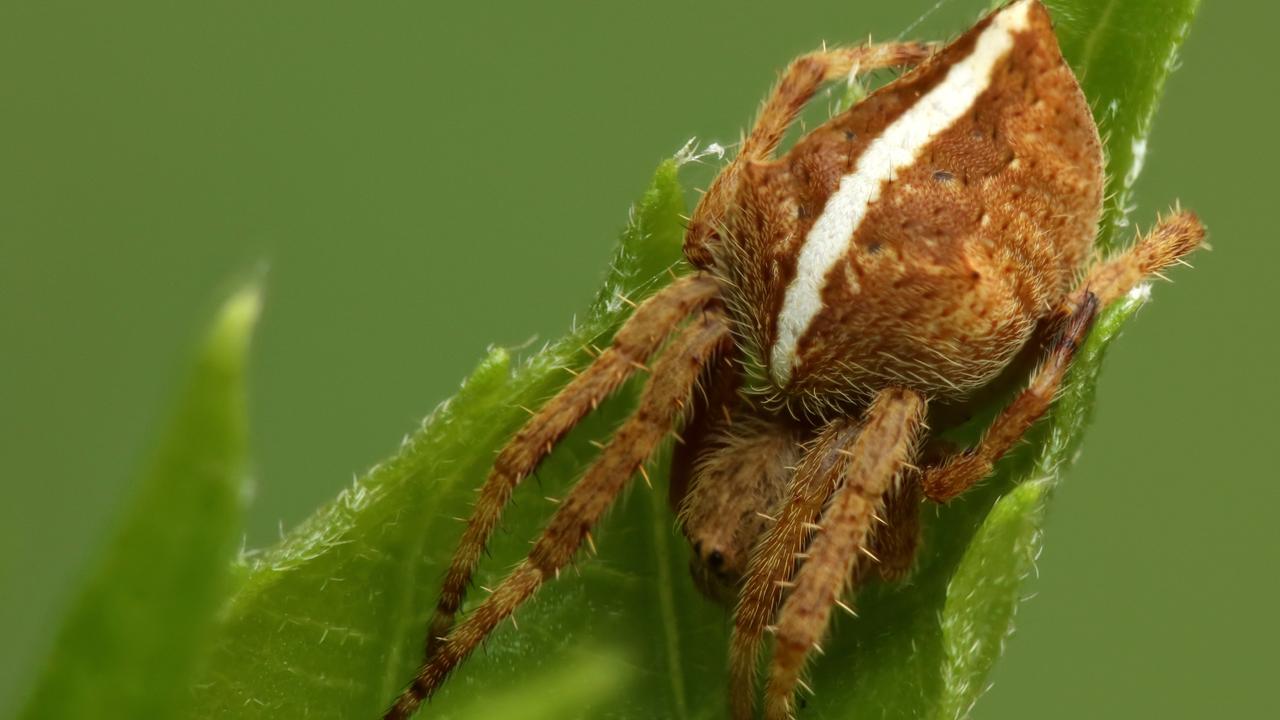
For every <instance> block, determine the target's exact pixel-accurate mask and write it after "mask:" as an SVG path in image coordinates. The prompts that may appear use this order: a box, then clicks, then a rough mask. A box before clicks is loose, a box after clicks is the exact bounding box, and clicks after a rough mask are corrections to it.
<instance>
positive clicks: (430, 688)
mask: <svg viewBox="0 0 1280 720" xmlns="http://www.w3.org/2000/svg"><path fill="white" fill-rule="evenodd" d="M730 337H731V336H730V332H729V328H728V326H727V325H726V322H725V319H724V317H723V316H722V315H721V314H720V312H718V311H712V310H708V311H707V312H704V313H703V314H702V315H701V316H699V317H696V318H695V319H694V320H693V321H692V322H690V323H689V325H688V326H687V327H686V328H685V329H684V330H682V331H681V332H680V334H679V335H678V336H677V337H676V339H675V340H673V341H672V342H671V344H670V345H669V346H668V347H667V348H666V350H665V351H664V352H663V353H662V355H661V356H660V358H659V360H658V362H657V364H656V365H655V366H654V369H653V374H652V376H651V377H650V378H649V381H648V383H647V384H646V385H645V389H644V392H643V394H642V396H641V399H640V404H639V406H638V407H637V408H636V410H635V412H633V413H632V414H631V416H630V417H628V418H627V420H626V422H625V423H623V425H622V427H621V428H619V429H618V431H617V433H615V434H614V436H613V438H612V439H611V440H610V441H609V444H608V445H606V446H605V448H604V449H603V450H602V451H601V452H600V455H599V457H597V458H596V460H595V462H593V463H592V464H591V467H589V468H588V469H587V472H586V474H585V475H583V477H582V479H581V480H579V481H578V483H577V484H576V485H574V487H573V489H572V490H570V492H569V494H568V496H567V497H566V498H565V499H564V501H563V502H562V503H561V505H560V507H559V509H558V510H557V511H556V513H555V515H554V516H553V517H552V519H551V522H550V523H549V524H548V525H547V527H546V529H545V530H543V532H542V534H541V536H539V538H538V540H537V541H536V542H535V544H534V547H533V551H532V552H530V553H529V556H528V557H527V558H525V560H523V561H522V562H521V563H520V564H519V565H518V566H516V568H515V570H513V571H512V572H511V574H509V575H508V576H507V577H506V578H505V579H504V580H503V581H502V583H501V584H500V585H498V587H497V588H496V589H495V590H494V591H493V594H491V595H490V596H489V597H488V598H487V599H486V600H485V601H484V602H483V603H481V605H480V606H479V607H477V608H476V609H475V611H473V612H472V613H471V614H470V615H468V616H467V618H466V619H465V620H464V621H463V622H462V623H461V624H459V625H458V626H457V627H456V628H454V630H453V631H452V632H450V633H449V635H448V636H447V637H445V638H444V640H443V641H442V642H441V643H440V645H439V647H438V649H437V651H436V652H435V653H434V654H433V655H432V656H431V657H430V658H429V659H428V660H427V662H426V663H425V664H424V665H423V666H422V668H421V669H420V670H419V671H418V674H417V676H416V677H415V678H414V680H413V682H412V684H410V685H409V687H408V688H407V689H406V690H405V691H404V692H403V693H402V694H401V695H400V697H399V699H397V701H396V703H395V705H393V706H392V707H391V709H389V710H388V711H387V713H386V715H385V716H384V718H385V720H407V718H409V717H410V716H411V715H412V714H413V712H414V711H415V710H416V709H417V707H418V705H419V704H421V702H422V701H423V700H425V699H427V698H429V697H431V695H432V694H433V693H434V692H435V691H436V689H437V688H439V687H440V684H441V683H442V682H444V679H445V677H447V676H448V674H449V673H450V672H451V671H452V670H453V669H454V668H455V667H457V666H458V664H459V663H461V662H462V661H463V660H464V659H465V658H466V657H467V656H468V655H470V654H471V652H472V651H473V650H475V648H476V647H477V646H478V645H479V644H480V643H481V642H482V641H483V640H484V639H485V638H486V637H487V636H488V635H489V633H491V632H492V631H493V629H494V628H495V627H497V626H498V623H500V622H502V621H503V620H505V619H506V618H508V617H510V616H511V614H512V613H513V612H515V610H516V608H518V607H519V606H520V605H521V604H522V603H524V601H525V600H527V599H529V597H530V596H531V595H533V593H534V591H535V590H537V589H538V588H539V587H540V586H541V585H542V584H543V583H544V582H545V581H546V580H547V579H548V578H552V577H556V576H557V575H559V572H560V569H561V568H563V567H564V566H565V565H567V564H568V563H569V562H570V561H571V560H572V559H573V557H574V554H575V553H576V552H577V551H578V548H579V547H580V546H581V545H582V543H583V541H584V540H585V539H586V538H587V537H588V534H589V533H590V531H591V528H593V527H594V526H595V525H596V523H597V522H598V521H599V520H600V517H601V516H602V515H603V514H604V512H605V510H607V509H608V508H609V506H610V505H611V504H612V502H613V500H614V498H615V497H617V495H618V493H619V492H621V491H622V489H623V487H625V486H626V484H627V482H628V481H629V480H630V479H631V477H632V476H633V475H635V473H636V471H637V470H638V469H639V468H640V466H641V465H642V464H643V463H644V462H645V461H646V460H648V458H649V456H650V455H651V454H652V453H653V452H654V450H655V449H656V448H657V446H658V444H659V443H660V442H661V441H662V439H663V437H664V436H666V434H667V433H668V432H670V431H671V430H672V429H673V428H674V426H675V424H676V420H677V419H678V417H679V415H680V412H681V410H682V409H683V407H684V406H685V404H686V403H688V402H689V400H690V397H691V395H692V394H693V392H694V390H695V387H696V385H697V382H698V377H699V375H700V374H701V372H702V370H703V368H704V367H705V366H706V365H707V363H709V362H710V361H711V360H712V359H714V358H715V357H716V356H717V355H718V354H720V353H721V352H723V351H724V350H726V349H727V348H728V347H730V345H731V339H730Z"/></svg>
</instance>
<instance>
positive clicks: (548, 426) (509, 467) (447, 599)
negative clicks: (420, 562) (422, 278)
mask: <svg viewBox="0 0 1280 720" xmlns="http://www.w3.org/2000/svg"><path fill="white" fill-rule="evenodd" d="M717 292H718V290H717V286H716V284H715V282H714V281H713V280H712V279H711V278H709V277H707V276H705V275H701V274H699V275H692V276H688V277H684V278H681V279H679V280H676V281H675V282H674V283H672V284H671V285H669V286H667V287H666V288H665V289H663V290H662V291H661V292H659V293H658V294H657V295H654V296H653V297H652V298H649V299H648V300H646V301H645V302H644V303H641V305H640V306H639V307H638V308H637V309H636V311H635V313H634V314H633V315H632V316H631V318H630V319H629V320H628V321H627V323H626V324H625V325H623V326H622V328H621V329H620V330H618V332H617V334H616V335H615V336H614V338H613V342H612V343H611V344H610V345H609V347H607V348H606V349H605V350H604V352H602V353H601V354H600V356H599V357H598V358H596V359H595V361H594V362H592V363H591V365H590V366H588V367H587V368H586V369H585V370H583V371H582V372H581V373H579V374H578V376H577V377H575V378H574V379H573V381H572V382H570V383H569V384H568V385H567V386H565V388H564V389H563V390H561V391H560V392H559V393H558V394H557V395H556V396H555V397H553V398H552V399H551V400H550V401H548V402H547V403H546V404H545V405H543V406H542V408H541V409H540V410H539V411H538V412H537V413H535V414H534V416H533V417H532V418H530V419H529V421H528V422H527V423H525V425H524V427H522V428H520V430H519V432H517V433H516V434H515V437H513V438H511V440H510V441H508V442H507V444H506V446H504V447H503V448H502V450H501V452H499V453H498V457H497V459H495V460H494V463H493V469H492V470H491V471H490V472H489V477H488V478H487V479H486V480H485V482H484V485H483V486H482V487H481V489H480V496H479V498H478V499H477V501H476V505H475V509H474V510H473V511H472V513H471V517H470V519H468V520H467V528H466V530H465V531H464V532H463V535H462V540H461V542H459V544H458V549H457V550H456V551H455V552H454V556H453V560H452V562H451V563H450V565H449V571H448V574H447V575H446V576H445V580H444V585H443V587H442V588H441V590H440V599H439V601H438V602H437V603H436V610H435V614H434V615H433V616H432V618H431V624H430V626H429V629H428V632H427V642H426V655H427V656H428V657H430V656H431V655H432V654H433V653H434V652H435V651H436V649H437V647H438V646H439V643H440V638H442V637H443V636H444V635H445V633H447V632H448V631H449V628H451V627H452V626H453V618H454V616H455V615H456V614H457V612H458V608H459V607H461V606H462V597H463V594H464V593H465V592H466V590H467V586H468V585H469V584H470V582H471V575H472V573H473V572H474V571H475V567H476V563H477V562H479V560H480V554H481V553H482V552H483V551H484V547H485V545H486V544H487V543H488V541H489V536H490V535H492V534H493V530H494V528H495V527H496V526H497V524H498V519H499V516H500V515H501V513H502V508H503V507H505V506H506V504H507V502H508V501H509V500H510V499H511V494H512V492H513V491H514V490H515V488H516V486H517V485H519V484H520V482H521V481H522V480H523V479H524V478H526V477H528V476H529V475H530V474H532V473H533V471H534V470H535V469H536V468H537V467H538V463H540V462H542V460H543V458H545V457H546V456H547V455H549V454H550V453H551V449H552V447H554V446H555V444H556V443H557V442H559V441H560V439H561V438H563V437H564V436H565V434H566V433H568V432H569V430H570V429H571V428H573V426H574V425H576V424H577V423H578V421H579V420H581V419H582V418H583V416H585V415H586V414H587V413H588V412H590V411H591V410H593V409H595V407H596V406H597V405H598V404H599V403H600V401H601V400H603V399H604V398H605V397H606V396H607V395H609V394H610V393H612V392H613V391H614V390H616V389H617V388H618V386H619V385H621V384H622V382H623V381H624V380H626V379H627V378H628V377H630V376H631V375H632V374H633V373H634V372H635V371H636V370H637V369H638V368H641V367H643V363H644V362H645V361H647V360H648V359H649V357H650V356H651V355H652V354H653V353H654V352H655V351H656V350H657V348H658V346H659V345H661V344H662V342H663V341H664V340H666V339H667V337H669V336H670V334H671V332H672V330H673V329H675V327H676V325H677V324H678V323H680V322H681V321H682V320H684V319H685V318H686V317H688V316H689V314H690V313H692V312H694V311H695V310H697V309H699V308H702V307H704V306H705V305H706V304H707V303H708V302H710V301H711V299H712V298H714V297H716V296H717Z"/></svg>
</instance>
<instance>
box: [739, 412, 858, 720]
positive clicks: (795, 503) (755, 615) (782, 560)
mask: <svg viewBox="0 0 1280 720" xmlns="http://www.w3.org/2000/svg"><path fill="white" fill-rule="evenodd" d="M857 432H858V423H857V422H856V421H854V420H852V419H842V420H837V421H834V422H832V423H831V424H829V425H828V426H827V427H826V428H825V429H824V430H823V432H822V433H821V434H820V435H819V436H818V437H817V439H816V440H815V441H814V442H813V445H812V447H810V448H809V449H808V450H807V452H806V453H805V454H804V457H803V458H802V459H801V461H800V463H799V465H798V466H797V467H796V472H795V475H794V476H793V477H792V480H791V486H790V488H789V491H788V498H787V499H786V504H785V505H783V507H782V510H781V511H780V512H779V513H778V517H777V519H776V522H774V523H773V525H772V526H771V527H770V528H769V529H768V530H767V531H766V532H765V534H764V536H763V537H762V538H761V539H760V541H759V543H758V544H757V545H756V548H755V550H754V551H753V552H752V554H751V559H750V561H749V562H748V564H747V571H746V574H745V575H744V576H743V582H742V590H741V592H740V593H739V599H738V607H737V610H736V611H735V613H734V625H733V640H732V642H731V644H730V651H729V658H730V660H729V700H730V705H731V707H732V710H733V717H734V718H736V719H737V720H747V719H748V718H751V717H753V715H754V711H755V695H756V673H757V670H758V665H757V661H758V659H759V656H760V645H761V641H762V640H763V638H764V632H765V628H766V627H768V625H769V624H770V623H771V622H773V618H774V616H775V614H776V613H777V609H778V606H779V604H781V602H782V593H783V589H784V588H786V587H789V586H790V581H791V577H792V574H793V573H794V572H795V566H796V560H797V555H800V554H802V551H803V550H804V547H805V544H806V543H808V541H809V538H810V536H811V535H812V534H813V528H814V527H816V525H815V523H816V521H817V520H818V517H819V515H821V513H822V506H823V505H824V504H825V503H826V502H827V498H829V497H831V493H832V492H833V491H834V490H835V488H836V485H837V484H839V482H840V479H841V472H842V470H843V468H844V462H843V460H844V457H843V456H842V455H840V454H839V453H838V452H837V451H838V450H839V449H841V448H843V447H847V446H848V445H850V444H851V443H852V442H853V440H854V438H855V437H856V436H857Z"/></svg>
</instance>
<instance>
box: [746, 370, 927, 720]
mask: <svg viewBox="0 0 1280 720" xmlns="http://www.w3.org/2000/svg"><path fill="white" fill-rule="evenodd" d="M924 412H925V400H924V398H923V397H922V396H921V395H919V394H917V393H915V392H913V391H910V390H906V389H900V388H890V389H888V390H883V391H881V392H880V393H879V394H878V395H877V396H876V398H875V400H874V401H873V402H872V403H871V407H870V408H868V410H867V412H866V417H865V420H864V422H863V424H862V427H861V429H860V430H859V431H858V434H857V438H856V439H855V440H854V441H853V444H852V446H851V447H848V448H839V449H837V450H836V452H837V453H839V454H840V455H841V456H842V457H844V458H845V463H843V465H844V472H843V474H844V483H843V485H841V486H840V487H838V488H836V490H835V492H834V493H833V494H832V496H831V500H830V502H829V503H828V504H827V509H826V511H825V512H824V513H823V515H822V520H821V521H820V522H819V527H817V528H815V535H814V538H813V542H812V543H810V544H809V548H808V550H807V551H806V555H807V558H806V559H805V560H804V564H803V565H801V566H800V570H799V572H797V573H796V577H795V587H794V588H793V589H792V590H791V594H790V595H788V596H787V599H786V602H784V603H783V605H782V609H781V611H779V613H778V622H777V629H776V631H775V632H774V651H773V662H772V666H771V668H770V671H769V683H768V686H767V687H766V688H765V704H764V716H765V718H766V720H783V719H784V718H790V717H792V714H791V713H792V705H793V698H794V695H795V690H796V687H797V685H799V684H801V680H800V673H801V672H802V671H803V669H804V663H805V659H806V658H807V657H808V656H809V653H810V651H812V650H814V649H815V648H817V646H818V641H819V639H821V637H822V634H823V633H824V632H825V631H826V628H827V622H828V620H829V619H830V616H831V609H832V607H833V606H835V605H837V604H839V603H840V596H841V595H842V594H843V593H844V591H845V590H846V589H847V586H848V584H849V582H850V578H851V577H852V576H853V569H854V563H855V562H856V561H857V559H858V556H859V554H860V553H861V554H867V553H869V552H870V551H869V550H868V549H867V545H868V543H869V542H870V539H871V535H872V532H873V527H872V526H873V523H874V522H875V518H876V517H877V513H879V512H881V510H882V508H883V504H884V500H885V497H886V495H887V494H888V493H889V492H890V491H891V489H892V487H893V483H894V478H896V477H898V476H899V474H900V473H902V472H903V471H904V470H905V469H908V468H909V467H910V465H911V461H912V460H913V459H914V457H915V454H916V446H917V442H918V440H919V437H920V435H921V431H922V430H923V429H924Z"/></svg>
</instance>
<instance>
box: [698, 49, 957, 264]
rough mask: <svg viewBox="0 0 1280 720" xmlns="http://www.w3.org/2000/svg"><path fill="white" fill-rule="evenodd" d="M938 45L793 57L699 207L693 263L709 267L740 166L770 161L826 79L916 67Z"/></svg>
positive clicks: (838, 51) (831, 79) (823, 51)
mask: <svg viewBox="0 0 1280 720" xmlns="http://www.w3.org/2000/svg"><path fill="white" fill-rule="evenodd" d="M933 49H934V48H933V46H932V45H929V44H927V43H919V42H892V43H880V44H868V45H859V46H856V47H840V48H831V49H823V50H818V51H816V52H811V53H809V54H807V55H801V56H800V57H798V58H796V59H795V60H793V61H792V62H791V64H790V65H789V66H787V69H786V70H785V71H784V72H783V74H782V77H781V78H780V79H779V80H778V84H777V85H775V86H774V88H773V91H772V92H770V93H769V97H768V99H766V100H765V102H764V105H763V106H761V108H760V114H759V115H757V116H756V121H755V124H754V125H752V127H751V132H750V133H748V134H747V136H746V137H745V138H744V139H743V141H742V147H741V148H740V149H739V151H738V155H737V157H735V158H734V159H733V161H732V162H730V163H729V164H728V165H727V166H726V167H725V168H724V170H722V171H721V172H720V173H719V174H718V175H716V179H715V180H714V181H712V183H711V185H710V187H708V188H707V192H706V194H705V195H703V197H702V200H701V201H700V202H699V203H698V207H697V208H696V209H695V210H694V213H693V217H692V218H691V220H690V223H689V233H688V235H686V237H685V244H684V253H685V257H687V258H688V259H689V262H691V263H693V264H694V266H695V267H709V263H710V261H711V245H713V244H714V243H715V234H716V233H717V232H718V230H719V228H720V226H721V222H722V220H723V219H724V216H725V212H726V210H727V209H728V207H729V205H730V204H731V203H730V200H731V198H732V196H733V193H734V189H735V188H736V187H737V184H738V176H739V174H740V172H741V169H742V168H743V167H744V166H745V164H746V163H750V162H759V161H763V160H768V159H769V157H770V156H771V155H772V154H773V151H774V150H776V149H777V148H778V143H780V142H782V138H783V136H784V135H786V133H787V128H789V127H791V123H793V122H795V119H796V117H797V116H798V115H799V114H800V111H801V110H803V109H804V106H805V105H806V104H808V102H809V100H811V99H812V98H813V96H814V94H816V93H817V92H818V90H819V89H820V88H821V87H822V86H823V85H824V84H825V83H828V82H831V81H833V80H839V79H841V78H845V77H849V76H850V75H852V74H856V73H860V72H870V71H873V70H879V69H882V68H889V67H901V66H909V65H914V64H916V63H919V62H921V61H923V60H924V59H926V58H928V57H929V55H930V54H931V53H932V52H933Z"/></svg>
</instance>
